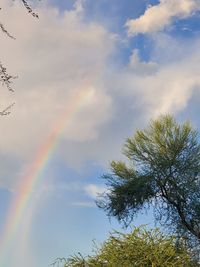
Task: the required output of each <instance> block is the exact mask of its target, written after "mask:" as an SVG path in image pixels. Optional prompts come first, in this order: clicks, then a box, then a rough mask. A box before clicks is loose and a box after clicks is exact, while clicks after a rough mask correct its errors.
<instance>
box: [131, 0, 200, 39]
mask: <svg viewBox="0 0 200 267" xmlns="http://www.w3.org/2000/svg"><path fill="white" fill-rule="evenodd" d="M198 10H200V1H199V0H160V2H159V4H158V5H154V6H149V7H148V8H147V9H146V11H145V13H144V14H143V15H141V16H140V17H139V18H137V19H130V20H128V21H127V22H126V26H127V28H128V35H129V36H131V35H136V34H138V33H154V32H157V31H161V30H163V29H164V28H166V27H167V26H169V25H170V24H171V23H172V22H173V20H174V18H179V19H182V18H186V17H189V16H191V15H192V14H193V13H194V12H196V11H198Z"/></svg>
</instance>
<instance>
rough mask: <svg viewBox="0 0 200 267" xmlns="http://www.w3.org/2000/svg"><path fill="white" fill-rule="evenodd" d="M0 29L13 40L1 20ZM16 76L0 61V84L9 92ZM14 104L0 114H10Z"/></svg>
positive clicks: (26, 5)
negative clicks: (9, 72)
mask: <svg viewBox="0 0 200 267" xmlns="http://www.w3.org/2000/svg"><path fill="white" fill-rule="evenodd" d="M21 2H22V3H23V5H24V6H25V8H26V9H27V11H28V13H30V14H31V15H32V16H33V17H36V18H38V14H37V13H35V12H34V11H33V10H32V8H31V7H30V5H29V4H28V2H27V1H26V0H21ZM0 10H1V7H0ZM0 30H1V31H2V32H3V33H4V34H6V35H7V36H8V37H9V38H11V39H13V40H14V39H15V37H14V36H13V35H12V34H10V33H9V31H8V30H7V29H6V27H5V26H4V25H3V24H2V23H1V22H0ZM16 78H17V76H14V75H10V74H8V72H7V69H6V67H5V66H4V65H3V64H2V63H1V61H0V83H1V84H2V86H6V87H7V89H8V90H9V91H10V92H14V90H13V88H12V86H11V85H12V82H13V80H14V79H16ZM14 104H15V103H12V104H10V105H9V106H7V107H6V108H5V109H3V110H2V111H0V115H8V114H10V109H11V107H12V106H13V105H14Z"/></svg>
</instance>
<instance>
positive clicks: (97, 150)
mask: <svg viewBox="0 0 200 267" xmlns="http://www.w3.org/2000/svg"><path fill="white" fill-rule="evenodd" d="M30 4H32V7H33V9H34V11H35V12H37V13H38V14H39V19H36V18H34V17H32V16H31V15H30V14H28V13H27V10H26V9H25V8H24V7H23V5H22V3H21V1H17V0H16V1H14V2H13V1H11V0H2V1H1V10H0V22H1V23H3V24H4V26H5V27H6V29H7V30H8V31H9V32H10V33H11V34H12V35H14V36H15V38H16V40H12V39H10V38H8V37H7V36H6V35H5V34H3V33H2V32H1V33H0V34H1V42H0V59H1V62H2V63H3V64H4V65H5V66H6V67H7V70H8V72H9V73H11V74H13V75H17V76H18V78H17V79H15V80H14V82H13V84H12V87H13V88H14V90H15V92H14V93H11V92H8V91H7V90H6V88H5V87H0V95H1V98H0V99H1V101H0V107H1V108H2V109H3V108H5V107H6V106H7V105H8V104H10V103H13V102H15V105H14V106H13V107H12V112H11V114H10V115H8V116H2V117H0V132H1V139H0V161H1V169H0V233H1V234H0V236H1V238H0V251H1V252H0V265H1V266H4V267H14V266H20V267H26V266H27V263H28V266H29V267H35V266H37V267H45V266H49V264H51V263H52V262H53V260H54V259H55V258H57V257H68V256H69V255H71V254H73V253H77V252H81V253H83V254H84V255H86V254H88V253H90V252H91V248H92V240H96V241H97V243H98V242H102V241H103V240H105V239H106V237H107V236H108V234H109V232H111V231H113V229H118V230H122V231H124V229H123V225H121V224H119V223H118V222H117V221H116V220H115V219H114V218H112V219H111V220H109V218H107V216H106V214H105V213H104V212H103V211H102V210H100V209H99V208H98V207H97V206H96V204H95V199H96V197H97V195H98V193H102V192H104V191H105V190H106V186H105V181H104V180H103V179H102V178H101V177H102V175H103V174H104V173H107V172H109V163H110V162H111V160H113V159H115V160H118V159H124V157H123V155H122V147H123V144H124V141H125V140H126V138H127V137H130V136H132V135H133V133H134V131H135V130H136V129H138V128H144V127H145V126H146V125H147V124H148V122H149V120H150V119H152V118H156V117H158V116H159V115H162V114H172V115H173V116H174V117H175V118H176V119H177V120H178V121H179V122H182V121H185V120H190V121H191V123H192V125H193V126H194V127H195V128H197V129H199V128H200V123H199V120H198V118H199V116H198V114H199V99H200V68H199V64H200V50H199V46H200V20H199V16H200V1H199V0H160V1H155V0H154V1H153V0H152V1H151V0H131V1H130V0H124V1H121V0H109V1H106V0H95V1H94V0H82V1H81V0H78V1H75V0H44V1H38V2H30ZM124 160H125V159H124ZM29 182H30V183H29ZM17 205H18V206H17ZM9 218H10V219H9ZM8 222H9V223H8ZM140 224H147V225H148V226H149V227H150V226H152V225H153V218H152V214H151V213H149V214H147V215H145V214H143V215H142V214H141V215H139V216H138V217H137V218H136V219H135V221H134V222H133V223H132V226H134V225H140Z"/></svg>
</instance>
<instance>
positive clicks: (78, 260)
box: [53, 227, 199, 267]
mask: <svg viewBox="0 0 200 267" xmlns="http://www.w3.org/2000/svg"><path fill="white" fill-rule="evenodd" d="M176 241H177V240H176V238H175V237H173V236H165V235H163V234H162V233H161V232H160V231H159V230H158V229H155V230H148V231H147V230H146V229H145V228H144V227H140V228H135V229H134V230H133V231H132V232H131V233H129V234H122V233H119V232H115V233H114V234H111V235H110V237H109V238H108V240H107V241H105V242H104V243H103V244H102V245H101V246H100V247H97V246H95V247H94V253H93V255H91V256H88V257H85V258H84V257H83V256H82V255H81V254H77V255H75V256H72V257H70V258H68V259H61V260H60V263H61V264H62V265H64V267H118V266H119V267H185V266H187V267H191V266H195V267H197V266H199V265H198V264H197V263H195V262H192V260H191V257H190V254H189V252H188V251H187V249H186V247H185V245H184V243H183V242H180V241H179V243H177V242H176ZM58 263H59V260H57V261H56V262H55V263H54V264H53V265H54V266H55V265H56V264H58Z"/></svg>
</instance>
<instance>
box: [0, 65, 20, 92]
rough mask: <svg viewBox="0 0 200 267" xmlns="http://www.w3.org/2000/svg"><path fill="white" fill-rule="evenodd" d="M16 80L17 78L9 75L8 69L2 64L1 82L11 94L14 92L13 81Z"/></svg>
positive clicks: (0, 71)
mask: <svg viewBox="0 0 200 267" xmlns="http://www.w3.org/2000/svg"><path fill="white" fill-rule="evenodd" d="M16 78H17V76H12V75H10V74H8V73H7V69H6V68H5V67H4V66H3V65H2V63H1V62H0V82H1V83H2V85H3V86H4V85H5V86H6V87H7V89H8V90H9V91H10V92H14V90H13V88H12V87H11V84H12V80H13V79H16Z"/></svg>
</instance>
